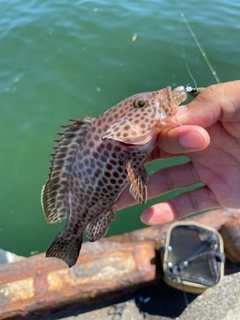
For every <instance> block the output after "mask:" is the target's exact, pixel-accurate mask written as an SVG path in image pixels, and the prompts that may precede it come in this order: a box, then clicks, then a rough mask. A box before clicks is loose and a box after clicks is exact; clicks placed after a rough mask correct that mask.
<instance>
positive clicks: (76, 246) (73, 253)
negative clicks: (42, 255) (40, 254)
mask: <svg viewBox="0 0 240 320" xmlns="http://www.w3.org/2000/svg"><path fill="white" fill-rule="evenodd" d="M81 246H82V236H81V237H79V236H78V237H76V236H74V235H73V234H69V233H67V232H66V231H65V230H64V229H63V230H62V231H61V232H60V233H59V234H58V235H57V236H56V238H55V239H54V240H53V242H52V243H51V244H50V246H49V247H48V249H47V252H46V257H54V258H59V259H62V260H63V261H65V262H66V263H67V265H68V267H69V268H71V267H72V266H73V265H74V264H75V263H76V261H77V259H78V256H79V252H80V249H81Z"/></svg>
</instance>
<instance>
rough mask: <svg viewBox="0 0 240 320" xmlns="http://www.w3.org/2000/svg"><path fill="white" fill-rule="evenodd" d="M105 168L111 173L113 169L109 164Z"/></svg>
mask: <svg viewBox="0 0 240 320" xmlns="http://www.w3.org/2000/svg"><path fill="white" fill-rule="evenodd" d="M106 168H107V170H109V171H111V170H112V168H113V167H112V165H111V164H110V163H108V164H107V165H106Z"/></svg>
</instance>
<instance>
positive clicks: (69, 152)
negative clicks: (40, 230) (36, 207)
mask: <svg viewBox="0 0 240 320" xmlns="http://www.w3.org/2000/svg"><path fill="white" fill-rule="evenodd" d="M92 120H93V119H92V118H89V117H85V118H84V119H83V120H81V119H70V120H69V121H72V122H73V123H72V124H69V125H66V126H62V128H65V131H64V132H61V133H60V135H61V139H60V140H55V141H57V142H58V145H57V146H55V147H53V148H54V149H55V153H54V154H53V155H52V156H53V159H52V160H51V163H52V166H51V167H50V173H49V179H48V180H47V182H46V184H45V186H43V189H42V196H41V202H42V209H43V212H44V214H45V217H46V219H47V221H48V223H56V222H59V221H61V220H62V219H64V218H67V215H68V207H69V194H68V172H69V170H70V168H71V165H72V162H73V159H74V157H75V155H76V152H77V151H78V148H79V145H80V143H81V141H82V140H83V138H84V136H85V134H86V132H87V131H88V129H89V127H90V126H91V124H92Z"/></svg>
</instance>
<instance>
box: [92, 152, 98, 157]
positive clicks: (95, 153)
mask: <svg viewBox="0 0 240 320" xmlns="http://www.w3.org/2000/svg"><path fill="white" fill-rule="evenodd" d="M92 155H93V157H94V158H95V159H98V157H99V154H98V153H97V152H96V151H94V152H93V154H92Z"/></svg>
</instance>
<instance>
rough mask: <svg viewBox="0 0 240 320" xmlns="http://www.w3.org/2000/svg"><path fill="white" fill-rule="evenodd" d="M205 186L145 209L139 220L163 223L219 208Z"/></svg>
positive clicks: (149, 222)
mask: <svg viewBox="0 0 240 320" xmlns="http://www.w3.org/2000/svg"><path fill="white" fill-rule="evenodd" d="M220 207H221V206H220V205H219V203H218V201H217V200H216V198H215V197H214V195H213V194H212V192H211V191H210V189H208V188H207V187H201V188H198V189H195V190H193V191H190V192H186V193H183V194H181V195H180V196H178V197H176V198H174V199H172V200H170V201H167V202H162V203H159V204H156V205H154V206H151V207H149V208H148V209H146V210H145V211H144V212H143V213H142V215H141V220H142V222H143V223H145V224H148V225H155V224H163V223H166V222H171V221H173V220H175V219H179V218H183V217H185V216H189V215H191V214H194V213H197V212H201V211H204V210H210V209H216V208H220Z"/></svg>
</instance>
